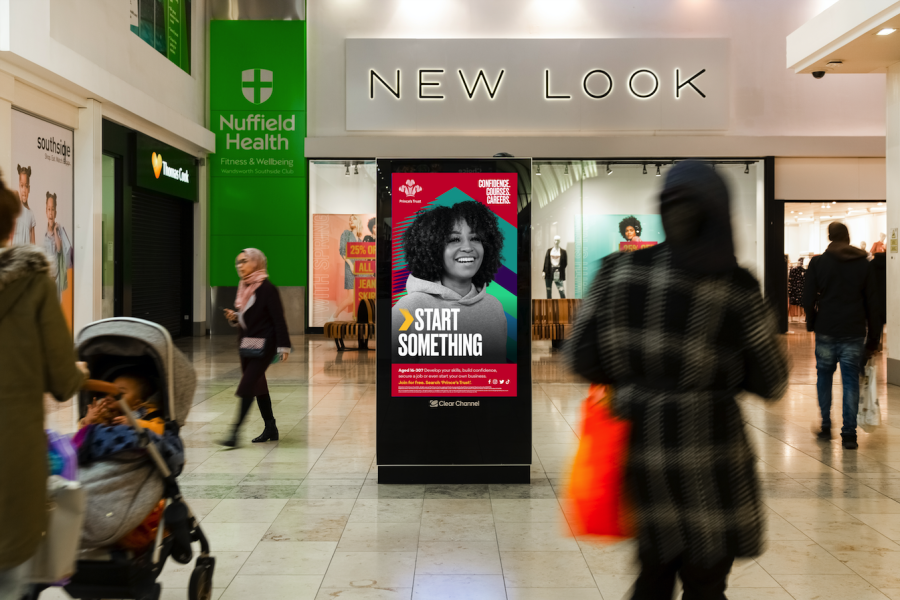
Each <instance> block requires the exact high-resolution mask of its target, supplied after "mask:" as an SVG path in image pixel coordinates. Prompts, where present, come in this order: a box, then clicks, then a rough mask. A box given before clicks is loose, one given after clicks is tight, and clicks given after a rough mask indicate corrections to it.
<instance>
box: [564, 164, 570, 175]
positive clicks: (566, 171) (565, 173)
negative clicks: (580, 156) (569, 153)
mask: <svg viewBox="0 0 900 600" xmlns="http://www.w3.org/2000/svg"><path fill="white" fill-rule="evenodd" d="M568 174H569V165H566V170H565V171H564V172H563V175H568Z"/></svg>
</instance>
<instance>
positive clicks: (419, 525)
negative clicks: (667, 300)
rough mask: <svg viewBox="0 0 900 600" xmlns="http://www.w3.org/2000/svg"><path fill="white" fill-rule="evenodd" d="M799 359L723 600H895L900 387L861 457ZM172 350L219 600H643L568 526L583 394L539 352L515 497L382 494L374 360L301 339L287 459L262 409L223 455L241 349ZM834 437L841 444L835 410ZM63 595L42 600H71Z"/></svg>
mask: <svg viewBox="0 0 900 600" xmlns="http://www.w3.org/2000/svg"><path fill="white" fill-rule="evenodd" d="M794 329H795V330H797V329H798V328H796V327H795V328H794ZM787 342H788V346H789V349H790V352H791V354H792V372H791V386H790V388H789V391H788V394H787V395H786V397H785V398H784V399H783V400H781V401H780V402H777V403H766V402H763V401H761V400H760V399H758V398H755V397H753V396H749V395H747V396H746V397H744V398H742V399H741V401H740V402H741V405H742V410H743V412H744V419H745V421H746V423H747V433H748V436H749V438H750V440H751V443H752V445H753V447H754V449H755V451H756V455H757V458H758V460H757V470H758V472H759V473H760V478H761V482H762V483H761V488H762V493H763V501H764V503H765V505H766V508H765V511H766V521H767V524H766V534H765V535H766V543H767V546H766V552H765V553H764V554H763V555H762V556H760V557H757V558H756V559H755V560H754V559H743V560H739V561H737V562H736V563H735V565H734V568H733V570H732V573H731V575H730V579H729V584H730V585H729V589H728V591H727V595H728V597H729V598H730V599H731V600H807V599H809V600H813V599H820V600H831V599H832V598H834V599H838V598H840V599H843V598H860V599H862V600H870V599H874V598H880V599H883V598H889V599H892V600H900V419H897V418H892V413H891V411H890V408H891V406H892V405H900V388H897V387H892V386H886V385H884V384H881V385H880V387H879V398H880V401H881V405H882V407H883V410H884V417H885V419H884V424H883V425H882V426H881V427H879V428H877V429H876V430H875V431H873V432H871V433H865V432H862V431H861V430H860V433H859V444H860V447H859V449H858V450H857V451H847V450H844V449H842V448H841V445H840V441H839V439H835V440H833V441H832V442H830V443H823V442H818V441H816V440H815V439H814V437H813V435H812V433H811V430H812V429H813V428H814V427H815V426H816V423H817V422H818V419H819V417H818V405H817V401H816V388H815V377H816V373H815V366H814V359H813V341H812V337H811V336H810V335H808V334H806V333H804V332H802V331H797V332H796V333H795V334H793V335H790V336H787ZM177 344H178V345H179V347H180V348H182V350H183V351H185V352H186V354H187V356H188V358H189V359H190V360H191V361H192V362H193V364H194V365H195V368H196V370H197V374H198V388H197V392H196V394H195V399H194V406H193V409H192V411H191V413H190V416H189V417H188V419H187V424H186V425H185V427H184V428H183V429H182V432H181V433H182V438H183V440H184V443H185V447H186V457H187V465H186V467H185V470H184V474H183V475H182V476H181V477H180V484H181V487H182V491H183V493H184V496H185V498H187V499H188V502H189V503H190V505H191V508H192V510H193V512H194V514H195V515H196V516H197V517H198V518H199V519H202V521H201V525H202V527H203V529H204V531H205V533H206V534H207V536H208V537H209V539H210V543H211V545H212V548H213V554H214V555H215V556H216V558H217V567H216V572H215V579H214V582H213V583H214V593H213V599H214V600H215V599H216V598H222V599H224V600H234V599H245V598H267V599H269V598H271V599H274V600H279V599H281V598H285V599H287V598H291V599H292V600H293V599H300V600H305V599H309V600H313V599H315V600H335V599H340V600H413V599H415V600H457V599H465V600H482V599H484V600H495V599H496V600H503V599H507V600H557V599H559V598H565V599H566V600H618V599H620V598H627V597H629V595H630V590H631V587H632V585H633V584H634V581H635V578H636V577H637V573H638V571H639V565H638V563H637V559H636V555H637V550H636V544H635V543H634V541H625V542H620V543H610V542H608V541H600V540H596V539H589V538H578V539H576V538H574V537H572V535H571V531H570V530H569V528H568V524H567V522H566V518H565V515H566V506H567V505H566V502H567V500H566V495H567V486H568V480H569V476H568V472H569V468H570V465H571V461H572V457H573V455H574V452H575V451H576V449H577V447H578V434H579V431H580V423H579V421H580V411H581V402H582V400H583V399H584V397H585V396H586V394H587V385H586V384H585V383H583V382H582V381H579V380H578V378H577V377H574V376H572V375H571V374H568V373H567V372H566V371H565V369H564V368H563V367H562V365H561V361H560V354H559V352H558V351H556V350H553V349H551V348H550V346H549V344H547V343H538V342H535V343H534V344H533V359H532V380H533V385H532V392H533V399H534V400H533V411H532V413H533V421H532V443H533V451H532V466H531V476H532V481H531V483H530V484H517V485H510V484H477V485H443V484H428V485H425V484H422V485H379V484H378V483H377V462H376V460H375V459H376V457H375V450H376V431H375V410H376V394H375V378H376V369H375V354H374V352H370V353H356V352H347V353H343V355H340V354H339V353H337V352H336V350H335V348H334V344H333V343H332V342H331V341H330V340H326V339H324V338H323V337H322V336H295V337H294V347H295V352H294V354H293V356H292V357H291V361H290V362H288V363H286V364H283V365H274V366H273V367H271V368H270V370H269V371H268V374H267V377H268V380H269V386H270V393H271V395H272V398H273V406H274V411H275V415H276V418H277V420H278V426H279V430H280V434H281V438H280V440H279V441H278V442H267V443H264V444H251V443H250V439H251V438H253V437H254V436H256V435H258V433H259V431H261V430H262V421H261V419H260V417H259V415H258V414H257V413H256V411H255V409H254V410H253V412H251V414H250V419H249V420H248V422H247V423H246V424H245V426H244V428H243V430H242V432H241V436H240V440H241V447H239V448H236V449H233V450H228V449H224V448H222V447H221V446H218V445H217V444H216V442H217V441H219V440H221V439H222V437H223V436H224V435H226V434H227V433H228V432H229V431H230V428H231V423H232V420H233V419H234V415H235V411H236V407H237V400H236V398H235V396H234V391H235V389H236V386H237V383H238V380H239V378H240V366H239V363H238V361H237V357H236V352H235V349H234V347H233V346H234V340H233V339H232V338H231V336H226V337H217V338H205V339H204V338H201V339H193V338H187V339H183V340H178V341H177ZM880 360H882V361H883V357H881V358H880ZM881 369H882V372H883V369H884V364H883V363H882V364H881ZM839 397H840V382H839V378H838V377H835V398H839ZM72 411H73V409H72V404H71V402H69V403H63V404H61V405H57V404H55V403H54V404H52V405H51V404H48V422H49V423H52V426H53V427H56V428H58V429H60V430H63V431H71V430H72V428H73V427H74V425H75V420H74V419H73V418H72ZM833 418H834V420H835V425H836V429H835V433H837V427H839V423H840V415H839V414H838V412H837V409H836V408H835V409H833ZM191 568H192V565H179V564H177V563H174V561H169V563H168V564H167V565H166V568H165V570H164V572H163V573H162V575H161V576H160V581H161V582H162V583H163V586H164V588H165V589H164V591H163V596H162V598H163V599H164V600H168V599H173V600H174V599H175V598H184V597H185V596H186V595H187V586H188V582H189V577H190V572H191ZM57 591H58V590H48V591H47V592H46V593H45V594H43V595H42V596H41V597H42V598H43V597H45V596H46V597H47V598H49V599H50V600H54V599H56V598H58V597H59V598H61V597H63V596H64V594H63V596H58V595H56V592H57Z"/></svg>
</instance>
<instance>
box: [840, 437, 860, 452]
mask: <svg viewBox="0 0 900 600" xmlns="http://www.w3.org/2000/svg"><path fill="white" fill-rule="evenodd" d="M841 445H842V446H843V447H844V448H846V449H847V450H856V449H857V448H859V444H857V443H856V434H855V433H842V434H841Z"/></svg>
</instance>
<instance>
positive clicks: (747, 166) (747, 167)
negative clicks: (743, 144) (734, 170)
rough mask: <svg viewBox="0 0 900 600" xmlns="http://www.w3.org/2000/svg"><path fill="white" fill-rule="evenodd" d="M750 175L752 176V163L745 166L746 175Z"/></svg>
mask: <svg viewBox="0 0 900 600" xmlns="http://www.w3.org/2000/svg"><path fill="white" fill-rule="evenodd" d="M749 174H750V163H747V164H746V165H744V175H749Z"/></svg>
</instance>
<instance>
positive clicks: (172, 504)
mask: <svg viewBox="0 0 900 600" xmlns="http://www.w3.org/2000/svg"><path fill="white" fill-rule="evenodd" d="M76 349H77V352H78V358H79V360H82V361H85V362H87V363H88V367H89V368H90V371H91V373H92V374H93V375H94V376H98V377H99V378H101V379H107V380H108V379H111V378H112V375H111V374H114V373H116V371H118V370H121V369H122V368H129V369H135V368H138V369H139V370H140V371H141V373H142V374H144V375H146V376H147V377H148V378H149V379H151V380H153V381H154V383H156V386H155V387H156V393H155V394H154V396H153V398H154V400H155V404H156V406H157V407H158V411H159V413H161V416H162V419H163V420H164V421H165V435H167V436H168V435H170V434H171V435H175V436H177V435H178V430H179V428H180V427H181V426H182V425H184V422H185V419H186V418H187V415H188V413H189V412H190V408H191V404H192V401H193V397H194V389H195V387H196V376H195V374H194V369H193V367H192V366H191V363H190V362H189V361H188V359H187V358H186V357H185V356H184V355H183V354H182V353H181V352H180V351H179V350H178V349H177V348H175V346H174V344H173V343H172V337H171V336H170V335H169V332H168V331H167V330H166V329H165V328H163V327H161V326H160V325H157V324H155V323H151V322H149V321H144V320H141V319H133V318H128V317H120V318H114V319H104V320H102V321H97V322H95V323H92V324H90V325H88V326H86V327H85V328H84V329H82V331H81V332H80V333H79V335H78V339H77V340H76ZM97 392H100V393H101V394H110V395H112V396H113V397H116V398H119V396H118V389H117V388H116V386H114V385H112V384H110V383H106V382H105V381H94V380H91V381H88V382H87V383H86V384H85V386H84V389H83V391H82V393H81V394H80V395H79V409H80V414H81V415H82V416H84V414H85V412H86V410H87V406H88V404H90V402H91V400H92V397H93V396H95V395H96V393H97ZM119 404H120V408H121V410H122V413H123V414H124V415H125V416H126V417H127V419H128V421H129V424H130V425H131V426H132V427H133V428H135V429H136V430H137V431H138V432H139V440H140V446H141V447H142V448H143V450H142V451H139V452H137V453H136V454H135V458H133V459H132V460H130V461H123V462H122V463H121V464H120V466H121V467H122V468H124V469H125V470H126V472H127V473H137V476H138V478H139V480H140V484H139V491H138V492H134V493H132V494H130V495H129V496H128V497H127V498H126V502H125V503H123V502H122V500H123V498H122V493H123V492H122V489H116V486H113V488H110V487H109V486H107V488H102V486H101V488H100V490H102V491H98V492H95V493H92V492H91V487H90V486H91V484H90V483H89V482H85V481H83V479H84V478H88V479H90V478H91V476H92V475H91V473H90V472H87V473H86V472H85V471H79V480H82V483H83V484H84V485H86V489H87V490H88V499H87V502H88V515H91V514H92V513H91V511H92V510H93V511H95V512H99V513H100V514H99V516H100V520H101V521H102V517H103V516H110V515H112V514H113V511H114V510H116V509H118V510H119V512H120V513H123V514H125V513H134V515H136V519H135V516H134V515H129V516H127V517H126V522H125V523H124V524H117V525H115V526H114V528H115V527H119V531H121V530H122V528H125V529H126V530H127V529H128V528H133V527H135V526H137V524H140V522H141V520H142V519H143V517H144V516H146V515H147V514H148V513H149V512H150V511H151V510H152V509H153V508H154V507H156V506H157V505H158V504H159V502H160V500H161V499H163V500H164V502H165V508H164V510H163V511H162V516H161V517H160V521H159V526H158V528H157V531H156V538H155V541H154V542H153V543H152V544H151V545H150V546H149V547H148V548H147V549H145V550H142V551H139V552H134V551H123V550H117V549H112V550H110V549H109V548H85V545H86V544H87V545H92V544H89V543H88V542H86V541H85V540H86V537H83V538H82V550H81V552H80V554H79V556H78V561H77V564H76V572H75V575H74V576H73V577H72V579H71V581H70V582H69V583H68V584H67V585H65V586H64V589H65V590H66V592H67V593H68V594H69V595H70V596H72V597H73V598H81V599H85V600H87V599H96V598H129V599H130V598H134V599H136V600H157V599H158V598H159V597H160V593H161V591H162V586H161V585H160V584H159V583H156V578H157V577H158V576H159V574H160V573H161V572H162V570H163V566H164V565H165V563H166V560H167V559H168V558H169V557H170V556H171V557H172V559H173V560H175V561H177V562H179V563H181V564H188V563H190V562H191V559H192V557H193V550H192V548H191V542H199V544H200V555H199V556H198V557H197V562H196V566H195V567H194V570H193V572H192V574H191V579H190V587H189V590H188V598H189V599H190V600H208V599H209V598H210V596H211V595H212V576H213V570H214V569H215V558H213V557H212V556H210V554H209V551H210V549H209V543H208V541H207V539H206V537H205V536H204V534H203V531H202V530H201V529H200V526H199V524H198V522H197V519H195V518H194V516H193V514H192V513H191V511H190V509H189V508H188V506H187V504H186V503H185V502H184V499H183V498H182V497H181V492H180V491H179V489H178V483H177V481H176V479H175V477H176V476H177V474H178V473H177V472H172V470H171V469H170V468H169V465H170V464H171V463H169V464H167V462H166V460H164V458H163V456H162V454H161V453H160V450H159V448H157V446H156V444H154V442H153V441H152V439H151V437H150V435H149V434H148V433H147V431H146V430H144V429H142V428H141V427H140V426H139V425H138V424H137V422H136V421H135V419H134V416H133V414H132V411H131V410H130V409H129V407H128V405H127V404H126V403H125V401H124V400H122V399H121V398H119ZM157 439H159V438H157ZM181 466H183V463H182V464H181V465H179V466H178V468H179V470H180V468H181ZM114 467H115V465H114ZM140 468H143V469H144V472H145V473H146V474H145V475H141V474H140V473H138V472H137V469H140ZM129 469H131V471H129ZM120 472H121V469H120ZM126 477H129V478H130V479H129V481H133V480H134V478H133V477H131V476H130V475H128V474H126ZM118 487H119V488H122V487H124V486H118ZM123 504H124V505H125V506H126V507H127V510H126V509H125V508H123ZM106 511H110V512H109V513H108V514H104V513H106ZM128 519H130V521H129V520H128ZM86 524H87V521H86ZM110 531H112V530H110ZM95 539H96V538H95ZM37 593H39V592H37ZM34 595H35V596H36V593H35V594H34Z"/></svg>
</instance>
